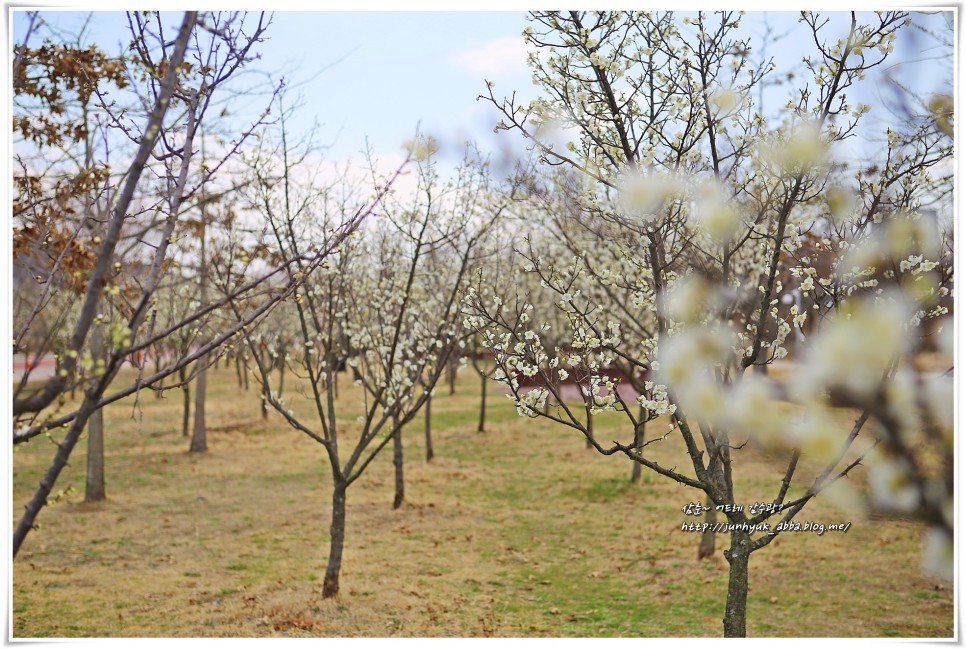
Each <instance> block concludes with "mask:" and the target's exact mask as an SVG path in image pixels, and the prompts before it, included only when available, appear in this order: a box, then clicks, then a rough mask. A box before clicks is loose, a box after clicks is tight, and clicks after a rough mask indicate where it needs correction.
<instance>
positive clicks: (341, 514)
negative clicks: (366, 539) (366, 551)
mask: <svg viewBox="0 0 966 649" xmlns="http://www.w3.org/2000/svg"><path fill="white" fill-rule="evenodd" d="M345 494H346V484H345V483H344V482H342V481H339V480H336V481H335V482H334V484H333V485H332V526H331V527H330V528H329V537H330V539H331V540H330V541H329V563H328V565H327V566H326V568H325V580H324V581H323V582H322V597H324V598H325V597H335V596H336V595H338V594H339V571H341V570H342V547H343V545H344V544H345Z"/></svg>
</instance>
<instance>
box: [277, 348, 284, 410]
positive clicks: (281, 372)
mask: <svg viewBox="0 0 966 649" xmlns="http://www.w3.org/2000/svg"><path fill="white" fill-rule="evenodd" d="M277 362H278V398H279V399H281V398H282V390H283V389H284V388H285V353H284V349H283V350H282V352H281V353H280V354H279V357H278V361H277Z"/></svg>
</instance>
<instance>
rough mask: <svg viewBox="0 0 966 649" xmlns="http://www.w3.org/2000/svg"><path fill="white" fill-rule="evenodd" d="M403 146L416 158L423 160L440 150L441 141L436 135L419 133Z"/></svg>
mask: <svg viewBox="0 0 966 649" xmlns="http://www.w3.org/2000/svg"><path fill="white" fill-rule="evenodd" d="M403 148H404V149H406V151H407V152H408V153H409V155H410V156H412V158H413V159H414V160H417V161H419V162H423V161H425V160H428V159H429V157H430V156H431V155H433V154H434V153H436V152H437V151H439V142H437V141H436V138H434V137H431V136H427V135H418V136H416V137H414V138H413V139H411V140H406V141H405V142H403Z"/></svg>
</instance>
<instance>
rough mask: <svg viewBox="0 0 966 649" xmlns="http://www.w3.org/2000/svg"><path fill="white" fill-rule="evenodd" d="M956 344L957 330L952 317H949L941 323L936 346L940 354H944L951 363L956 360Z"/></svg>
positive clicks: (938, 328) (937, 332)
mask: <svg viewBox="0 0 966 649" xmlns="http://www.w3.org/2000/svg"><path fill="white" fill-rule="evenodd" d="M955 343H956V328H955V326H954V323H953V319H952V316H947V317H945V318H943V319H942V320H940V321H939V326H938V327H937V331H936V345H937V347H938V348H939V353H940V354H942V355H943V356H944V357H946V359H948V360H949V362H950V363H952V362H953V359H954V358H955V354H954V345H955Z"/></svg>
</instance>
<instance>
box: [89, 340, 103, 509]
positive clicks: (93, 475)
mask: <svg viewBox="0 0 966 649" xmlns="http://www.w3.org/2000/svg"><path fill="white" fill-rule="evenodd" d="M91 353H92V355H93V356H94V359H95V360H100V359H103V358H105V356H106V350H105V349H104V328H103V325H96V326H95V327H94V330H93V331H92V332H91ZM106 498H107V492H106V490H105V488H104V410H103V409H98V410H95V411H94V412H93V413H92V414H91V418H90V420H89V421H88V422H87V478H86V480H85V485H84V502H89V503H93V502H98V501H101V500H105V499H106Z"/></svg>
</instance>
